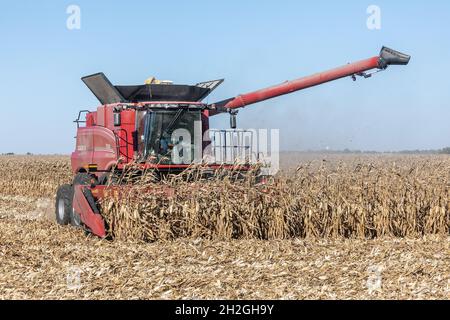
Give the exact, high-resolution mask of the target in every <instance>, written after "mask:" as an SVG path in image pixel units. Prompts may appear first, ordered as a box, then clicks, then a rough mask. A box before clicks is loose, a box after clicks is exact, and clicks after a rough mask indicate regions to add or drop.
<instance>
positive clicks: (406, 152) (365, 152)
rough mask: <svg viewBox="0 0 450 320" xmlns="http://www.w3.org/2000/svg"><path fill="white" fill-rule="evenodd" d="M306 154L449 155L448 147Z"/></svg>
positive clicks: (323, 151)
mask: <svg viewBox="0 0 450 320" xmlns="http://www.w3.org/2000/svg"><path fill="white" fill-rule="evenodd" d="M306 152H307V153H330V154H335V153H337V154H362V153H364V154H387V153H394V154H450V147H446V148H443V149H438V150H433V149H430V150H419V149H417V150H401V151H373V150H351V149H344V150H330V149H324V150H308V151H306Z"/></svg>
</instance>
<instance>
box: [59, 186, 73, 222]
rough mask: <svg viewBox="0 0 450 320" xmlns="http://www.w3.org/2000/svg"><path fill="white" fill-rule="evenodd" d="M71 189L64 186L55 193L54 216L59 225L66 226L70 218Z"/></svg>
mask: <svg viewBox="0 0 450 320" xmlns="http://www.w3.org/2000/svg"><path fill="white" fill-rule="evenodd" d="M72 199H73V189H72V187H71V186H70V185H68V184H65V185H63V186H61V187H59V188H58V191H57V193H56V204H55V215H56V222H58V224H60V225H67V224H69V222H70V221H71V217H72V211H73V209H72Z"/></svg>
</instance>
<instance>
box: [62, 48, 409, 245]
mask: <svg viewBox="0 0 450 320" xmlns="http://www.w3.org/2000/svg"><path fill="white" fill-rule="evenodd" d="M409 60H410V56H408V55H405V54H403V53H400V52H397V51H394V50H392V49H389V48H386V47H383V48H382V50H381V52H380V54H379V55H378V56H375V57H373V58H369V59H366V60H362V61H359V62H355V63H350V64H347V65H344V66H342V67H339V68H336V69H333V70H329V71H325V72H322V73H317V74H314V75H311V76H307V77H304V78H300V79H297V80H293V81H287V82H284V83H282V84H279V85H276V86H273V87H269V88H266V89H261V90H258V91H254V92H250V93H247V94H243V95H239V96H237V97H234V98H230V99H227V100H224V101H220V102H217V103H213V104H206V103H203V102H202V100H204V99H205V98H206V97H207V96H208V95H209V94H210V93H211V92H212V91H213V90H214V89H215V88H217V86H219V85H220V84H221V83H222V82H223V80H214V81H208V82H202V83H197V84H196V85H174V84H171V83H170V82H164V81H162V82H161V81H155V80H154V79H152V80H149V81H147V82H146V84H145V85H132V86H114V85H112V84H111V82H109V80H108V79H107V78H106V77H105V75H104V74H103V73H98V74H94V75H90V76H87V77H84V78H82V80H83V82H84V83H85V84H86V85H87V86H88V88H89V89H90V90H91V91H92V93H93V94H94V95H95V96H96V97H97V98H98V100H99V101H100V103H101V106H99V107H98V108H97V111H92V112H91V111H80V113H79V115H78V119H77V120H76V121H75V122H76V123H77V127H78V130H77V137H76V149H75V151H74V152H73V153H72V157H71V163H72V171H73V174H74V179H73V183H72V184H71V185H63V186H61V187H60V188H59V189H58V192H57V196H56V220H57V222H58V223H59V224H61V225H67V224H71V225H74V226H77V227H83V228H85V230H87V231H89V232H91V233H93V234H95V235H97V236H99V237H105V236H106V226H105V221H104V219H103V218H102V214H101V212H100V210H99V206H98V200H99V199H101V198H102V197H103V196H104V191H105V189H106V188H108V186H107V185H108V184H109V182H108V181H109V180H110V179H112V178H111V177H112V172H120V171H121V170H123V169H124V168H126V166H127V165H130V164H133V165H134V166H137V167H138V168H140V169H141V170H142V171H143V170H146V169H154V170H155V172H157V173H158V174H159V175H161V176H163V175H165V174H168V173H170V174H177V173H181V172H183V171H184V170H186V169H187V168H189V167H190V166H191V165H192V164H193V163H200V166H202V167H204V168H205V171H208V172H214V170H217V169H218V168H221V169H229V170H233V171H246V170H249V169H250V167H251V166H250V165H248V164H246V163H240V164H237V163H236V162H233V161H228V162H227V161H225V157H223V150H228V151H231V153H233V152H232V151H233V150H235V149H236V148H239V147H240V146H238V145H233V146H228V145H227V142H226V141H225V140H226V133H227V132H226V131H229V130H223V131H221V130H217V132H216V133H218V134H219V137H220V138H223V144H221V145H219V146H215V147H214V148H211V141H208V139H207V138H206V139H205V138H204V137H205V135H208V133H210V132H211V130H209V117H211V116H213V115H216V114H219V113H229V114H230V126H231V128H232V130H231V131H233V130H235V129H236V114H237V110H238V109H239V108H243V107H245V106H248V105H251V104H254V103H257V102H260V101H263V100H267V99H270V98H274V97H277V96H280V95H284V94H288V93H291V92H294V91H299V90H302V89H305V88H309V87H313V86H316V85H319V84H323V83H326V82H329V81H333V80H337V79H340V78H344V77H352V78H353V80H356V77H357V76H361V77H364V78H369V77H370V76H371V75H372V74H373V73H375V72H378V71H381V70H385V69H386V68H387V67H388V66H389V65H407V64H408V63H409ZM371 70H374V71H373V72H372V73H367V72H368V71H371ZM83 115H85V120H82V116H83ZM82 123H83V124H84V126H82V125H81V124H82ZM235 131H236V132H237V133H239V132H243V131H239V130H235ZM220 140H221V139H220ZM228 140H229V139H228ZM221 141H222V140H221ZM218 155H222V157H218ZM207 156H208V157H209V158H208V159H209V160H208V161H205V158H206V157H207ZM219 158H220V159H219ZM115 188H117V187H115Z"/></svg>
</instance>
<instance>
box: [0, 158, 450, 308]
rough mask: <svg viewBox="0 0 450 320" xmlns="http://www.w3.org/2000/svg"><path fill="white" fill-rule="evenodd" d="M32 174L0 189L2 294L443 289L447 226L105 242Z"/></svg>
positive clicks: (235, 295)
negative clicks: (58, 211)
mask: <svg viewBox="0 0 450 320" xmlns="http://www.w3.org/2000/svg"><path fill="white" fill-rule="evenodd" d="M1 161H7V162H11V161H26V160H23V159H19V160H17V159H15V158H14V159H13V158H10V159H6V160H5V158H3V159H1ZM46 161H50V162H55V161H60V160H55V159H53V158H52V159H50V160H46ZM61 161H67V159H65V160H61ZM290 161H292V160H290ZM293 163H297V162H295V161H293ZM283 165H285V166H288V164H286V161H285V162H283ZM56 167H58V168H59V167H60V164H58V165H57V166H56ZM62 167H63V168H66V167H64V166H62ZM24 170H25V169H24ZM68 176H70V174H68ZM50 178H51V177H49V178H48V179H50ZM3 179H5V176H4V175H3ZM59 179H60V180H64V179H65V177H60V178H59ZM31 180H33V179H31ZM33 181H34V180H33ZM33 181H31V182H30V185H28V186H27V185H24V186H23V188H31V189H30V190H28V191H29V192H28V193H29V194H34V196H17V195H13V194H12V193H13V192H6V191H5V190H10V191H11V190H13V186H7V184H4V186H3V187H2V188H3V189H0V261H1V263H0V299H13V298H18V299H130V298H131V299H135V298H144V299H180V298H183V299H205V298H211V299H220V298H222V299H355V298H358V299H373V298H375V299H449V298H450V255H449V253H450V238H449V237H448V234H447V235H442V234H441V235H427V236H424V237H416V238H410V239H404V238H389V237H386V238H379V239H372V240H363V239H286V240H270V241H264V240H230V241H210V240H204V239H177V240H174V241H160V242H154V243H143V242H136V241H134V242H125V241H107V240H101V239H98V238H95V237H92V236H86V235H85V234H84V233H83V232H82V231H81V230H77V229H73V228H71V227H61V226H58V225H56V223H55V222H54V219H53V199H52V198H51V197H50V196H49V195H50V191H47V189H48V190H51V188H50V187H51V186H47V185H45V186H41V187H42V188H43V190H44V191H42V192H35V190H32V188H33V187H32V186H34V184H33V183H34V182H33ZM47 187H48V188H47ZM14 188H16V186H14ZM40 194H42V195H44V196H37V195H40Z"/></svg>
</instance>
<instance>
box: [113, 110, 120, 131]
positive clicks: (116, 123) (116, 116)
mask: <svg viewBox="0 0 450 320" xmlns="http://www.w3.org/2000/svg"><path fill="white" fill-rule="evenodd" d="M121 123H122V121H121V116H120V112H114V126H115V127H119V126H120V124H121Z"/></svg>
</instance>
